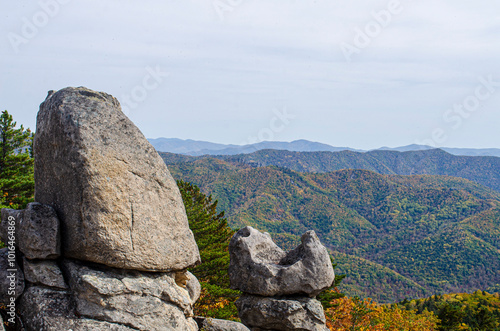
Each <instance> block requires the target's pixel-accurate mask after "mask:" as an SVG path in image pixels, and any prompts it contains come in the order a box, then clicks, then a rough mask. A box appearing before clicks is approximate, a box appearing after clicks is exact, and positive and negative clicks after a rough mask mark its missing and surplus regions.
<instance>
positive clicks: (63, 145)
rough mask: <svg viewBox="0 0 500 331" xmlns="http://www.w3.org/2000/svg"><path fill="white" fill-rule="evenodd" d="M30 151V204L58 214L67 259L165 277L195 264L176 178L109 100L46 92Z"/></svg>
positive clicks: (74, 91)
mask: <svg viewBox="0 0 500 331" xmlns="http://www.w3.org/2000/svg"><path fill="white" fill-rule="evenodd" d="M34 153H35V201H37V202H40V203H43V204H48V205H51V206H53V207H54V209H55V210H56V212H57V214H58V216H59V219H60V220H61V226H62V229H61V230H62V233H63V235H64V237H65V238H64V239H65V240H64V241H63V242H62V245H63V255H64V257H67V258H74V259H78V260H83V261H90V262H96V263H100V264H105V265H108V266H111V267H115V268H123V269H136V270H143V271H162V272H163V271H171V270H182V269H185V268H187V267H190V266H193V265H195V264H197V263H199V261H200V257H199V252H198V247H197V246H196V242H195V241H194V237H193V234H192V232H191V231H190V230H189V225H188V221H187V217H186V213H185V210H184V205H183V202H182V198H181V195H180V193H179V190H178V188H177V185H176V183H175V180H174V179H173V178H172V176H171V175H170V173H169V171H168V169H167V167H166V165H165V163H164V162H163V160H162V159H161V158H160V156H159V155H158V153H157V152H156V151H155V150H154V148H153V146H151V144H150V143H149V142H148V141H147V140H146V138H145V137H144V136H143V134H142V133H141V132H140V131H139V129H138V128H137V127H136V126H135V125H134V124H133V123H132V122H131V121H130V120H129V119H128V118H127V117H126V116H125V115H124V114H123V112H122V111H121V109H120V105H119V103H118V101H117V100H116V99H115V98H114V97H112V96H111V95H109V94H106V93H102V92H95V91H92V90H89V89H87V88H83V87H80V88H71V87H70V88H65V89H62V90H60V91H58V92H55V93H54V92H51V93H49V96H48V97H47V99H46V100H45V101H44V102H43V103H42V104H41V105H40V111H39V113H38V117H37V129H36V134H35V143H34ZM153 229H154V230H153Z"/></svg>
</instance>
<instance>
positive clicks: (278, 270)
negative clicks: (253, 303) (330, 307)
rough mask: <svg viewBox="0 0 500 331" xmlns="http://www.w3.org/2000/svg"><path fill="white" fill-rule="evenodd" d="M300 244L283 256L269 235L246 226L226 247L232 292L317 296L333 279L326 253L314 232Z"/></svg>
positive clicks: (304, 237) (308, 234)
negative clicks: (229, 258)
mask: <svg viewBox="0 0 500 331" xmlns="http://www.w3.org/2000/svg"><path fill="white" fill-rule="evenodd" d="M301 240H302V244H300V245H299V246H298V247H297V248H296V249H294V250H292V251H290V252H289V253H285V252H284V251H283V250H281V248H279V247H278V246H276V244H275V243H274V242H273V241H272V239H271V236H270V235H269V234H268V233H261V232H259V231H257V230H255V229H254V228H252V227H250V226H247V227H245V228H243V229H241V230H239V231H238V232H237V233H235V234H234V236H233V238H231V242H230V243H229V253H230V257H231V260H230V264H229V270H228V273H229V279H230V282H231V288H233V289H238V290H240V291H242V292H245V293H250V294H256V295H262V296H276V295H293V294H307V295H309V296H311V297H314V296H316V295H317V294H319V293H320V292H321V291H323V290H324V289H326V288H328V287H330V286H331V285H332V283H333V281H334V279H335V274H334V272H333V267H332V263H331V260H330V256H329V255H328V251H327V250H326V248H325V247H324V246H323V245H322V244H321V242H320V241H319V239H318V237H317V236H316V233H315V232H314V231H307V232H306V233H304V234H303V235H302V238H301Z"/></svg>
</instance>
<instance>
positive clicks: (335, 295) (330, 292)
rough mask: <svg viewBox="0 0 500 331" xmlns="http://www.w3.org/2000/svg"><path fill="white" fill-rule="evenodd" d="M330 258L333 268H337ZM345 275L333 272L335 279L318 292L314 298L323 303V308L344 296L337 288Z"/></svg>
mask: <svg viewBox="0 0 500 331" xmlns="http://www.w3.org/2000/svg"><path fill="white" fill-rule="evenodd" d="M330 260H331V261H332V266H333V269H334V270H335V269H336V268H337V264H336V263H335V262H334V260H333V257H331V256H330ZM345 277H346V275H344V274H338V273H335V280H334V281H333V284H332V286H330V287H329V288H327V289H326V290H324V291H323V292H321V293H320V294H318V296H317V297H316V299H318V300H319V301H320V302H321V304H322V305H323V309H324V310H327V309H328V308H332V307H333V306H334V303H333V302H334V300H336V299H339V298H342V297H344V294H343V293H340V292H339V290H338V288H339V286H340V283H341V282H342V280H343V279H344V278H345Z"/></svg>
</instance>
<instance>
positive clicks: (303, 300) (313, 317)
mask: <svg viewBox="0 0 500 331" xmlns="http://www.w3.org/2000/svg"><path fill="white" fill-rule="evenodd" d="M235 304H236V307H237V308H238V312H239V316H240V318H241V322H242V323H243V324H245V325H246V326H247V327H249V328H251V329H254V328H261V329H264V330H280V331H281V330H283V331H292V330H301V331H302V330H309V331H328V328H327V327H326V318H325V313H324V312H323V306H322V305H321V302H319V301H318V300H316V299H313V298H309V297H305V296H302V297H301V296H298V297H274V298H265V297H259V296H254V295H248V294H244V295H242V296H241V297H240V298H239V299H238V300H236V302H235Z"/></svg>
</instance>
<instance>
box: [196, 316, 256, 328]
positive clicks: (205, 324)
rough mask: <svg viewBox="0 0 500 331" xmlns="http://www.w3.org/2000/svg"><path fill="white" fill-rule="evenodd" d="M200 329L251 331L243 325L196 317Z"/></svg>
mask: <svg viewBox="0 0 500 331" xmlns="http://www.w3.org/2000/svg"><path fill="white" fill-rule="evenodd" d="M194 319H195V321H196V323H198V328H199V329H200V330H203V331H250V329H249V328H247V327H246V326H244V325H243V324H241V323H238V322H233V321H226V320H220V319H216V318H206V317H195V318H194Z"/></svg>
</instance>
